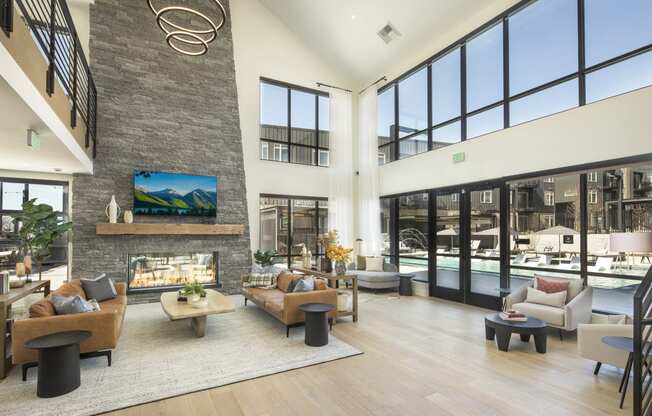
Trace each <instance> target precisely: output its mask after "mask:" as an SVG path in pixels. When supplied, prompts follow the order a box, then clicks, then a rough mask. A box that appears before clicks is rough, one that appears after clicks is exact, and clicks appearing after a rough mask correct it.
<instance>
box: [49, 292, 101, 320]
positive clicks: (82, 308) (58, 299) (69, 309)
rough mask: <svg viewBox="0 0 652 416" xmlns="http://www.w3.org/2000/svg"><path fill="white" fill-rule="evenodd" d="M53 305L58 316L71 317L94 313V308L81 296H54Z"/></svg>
mask: <svg viewBox="0 0 652 416" xmlns="http://www.w3.org/2000/svg"><path fill="white" fill-rule="evenodd" d="M52 304H53V305H54V310H55V311H57V315H69V314H73V313H82V312H93V306H91V304H90V303H88V302H87V301H85V300H84V299H82V298H81V297H79V296H73V297H66V296H59V295H54V296H52Z"/></svg>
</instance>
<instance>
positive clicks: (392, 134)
mask: <svg viewBox="0 0 652 416" xmlns="http://www.w3.org/2000/svg"><path fill="white" fill-rule="evenodd" d="M394 89H395V87H393V86H392V87H390V88H387V89H386V90H384V91H383V92H381V93H380V94H379V95H378V162H379V164H381V165H383V164H385V163H388V162H391V161H393V160H395V159H396V151H395V145H394V140H396V114H395V106H394V101H395V96H394V95H395V91H394Z"/></svg>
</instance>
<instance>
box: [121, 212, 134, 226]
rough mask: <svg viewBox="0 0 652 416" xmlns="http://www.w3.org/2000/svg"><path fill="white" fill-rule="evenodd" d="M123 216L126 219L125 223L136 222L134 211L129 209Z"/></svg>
mask: <svg viewBox="0 0 652 416" xmlns="http://www.w3.org/2000/svg"><path fill="white" fill-rule="evenodd" d="M123 218H124V220H125V224H131V223H133V222H134V213H133V212H131V210H129V209H128V210H126V211H125V213H124V215H123Z"/></svg>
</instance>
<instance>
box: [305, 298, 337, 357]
mask: <svg viewBox="0 0 652 416" xmlns="http://www.w3.org/2000/svg"><path fill="white" fill-rule="evenodd" d="M333 309H335V306H333V305H331V304H328V303H304V304H302V305H299V310H301V311H302V312H303V313H305V315H306V338H305V342H306V345H310V346H311V347H323V346H324V345H327V344H328V317H327V315H328V312H330V311H332V310H333Z"/></svg>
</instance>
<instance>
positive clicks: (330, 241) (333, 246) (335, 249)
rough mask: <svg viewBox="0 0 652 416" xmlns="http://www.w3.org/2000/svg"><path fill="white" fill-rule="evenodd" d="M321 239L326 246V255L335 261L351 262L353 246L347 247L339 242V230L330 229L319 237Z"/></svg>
mask: <svg viewBox="0 0 652 416" xmlns="http://www.w3.org/2000/svg"><path fill="white" fill-rule="evenodd" d="M319 241H320V242H321V243H322V245H323V246H324V247H326V257H328V258H329V259H331V260H334V261H342V262H345V263H347V262H349V261H350V260H351V253H352V252H353V249H352V248H346V247H343V246H342V245H340V244H339V240H338V237H337V230H330V231H329V232H328V233H326V234H324V235H322V236H320V237H319Z"/></svg>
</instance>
